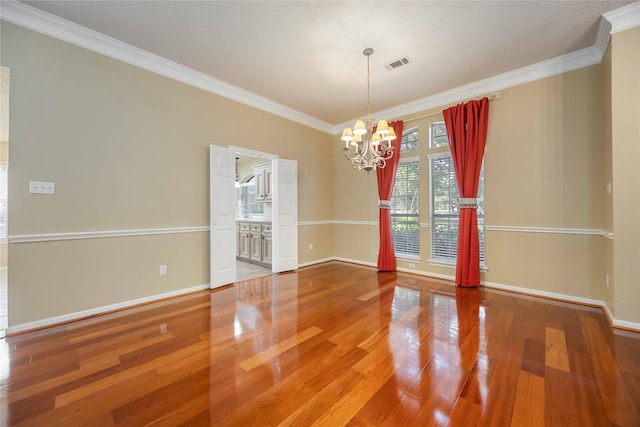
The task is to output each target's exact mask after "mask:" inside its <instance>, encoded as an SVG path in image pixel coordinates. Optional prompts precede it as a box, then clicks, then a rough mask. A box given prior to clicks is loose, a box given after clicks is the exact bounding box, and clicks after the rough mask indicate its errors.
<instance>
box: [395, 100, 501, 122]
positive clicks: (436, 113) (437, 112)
mask: <svg viewBox="0 0 640 427" xmlns="http://www.w3.org/2000/svg"><path fill="white" fill-rule="evenodd" d="M487 98H489V101H494V100H496V99H500V98H502V95H501V94H500V92H494V93H492V94H491V95H489V96H487ZM438 114H442V111H435V112H433V113H429V114H424V115H422V116H418V117H411V118H410V119H404V120H403V122H405V123H406V122H412V121H414V120H418V119H424V118H425V117H431V116H437V115H438Z"/></svg>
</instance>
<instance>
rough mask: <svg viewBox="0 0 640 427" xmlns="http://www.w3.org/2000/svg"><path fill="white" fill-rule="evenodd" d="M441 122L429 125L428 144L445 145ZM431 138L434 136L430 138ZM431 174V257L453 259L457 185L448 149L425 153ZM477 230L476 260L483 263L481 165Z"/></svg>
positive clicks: (456, 240)
mask: <svg viewBox="0 0 640 427" xmlns="http://www.w3.org/2000/svg"><path fill="white" fill-rule="evenodd" d="M442 129H444V123H443V122H438V123H434V124H432V125H431V132H430V147H442V146H443V145H438V144H442V143H443V141H446V145H444V146H448V144H449V142H448V138H447V134H446V129H445V133H444V134H442ZM434 139H435V140H434ZM429 159H430V160H429V166H430V174H431V259H432V260H433V261H436V262H437V261H440V262H445V263H454V262H455V261H456V256H457V251H458V214H459V210H458V202H459V199H458V185H457V183H456V176H455V170H454V167H453V159H452V158H451V152H449V151H445V152H443V151H442V150H440V152H439V153H434V154H431V155H429ZM477 214H478V234H479V240H480V264H481V265H483V266H484V264H485V251H484V166H483V167H482V170H481V171H480V183H479V185H478V210H477Z"/></svg>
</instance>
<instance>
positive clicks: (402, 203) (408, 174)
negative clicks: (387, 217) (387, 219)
mask: <svg viewBox="0 0 640 427" xmlns="http://www.w3.org/2000/svg"><path fill="white" fill-rule="evenodd" d="M419 180H420V175H419V162H417V161H414V162H406V163H400V164H399V165H398V169H397V171H396V179H395V183H394V185H393V196H392V198H391V234H392V236H393V247H394V249H395V252H396V253H397V254H408V255H416V256H418V255H419V254H420V243H419V241H420V222H419V221H420V215H419V214H420V212H419V209H420V203H419V190H420V189H419Z"/></svg>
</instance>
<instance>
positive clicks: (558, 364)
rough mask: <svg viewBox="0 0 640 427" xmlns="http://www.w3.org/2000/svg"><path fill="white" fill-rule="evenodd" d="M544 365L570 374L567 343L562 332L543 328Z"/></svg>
mask: <svg viewBox="0 0 640 427" xmlns="http://www.w3.org/2000/svg"><path fill="white" fill-rule="evenodd" d="M544 363H545V365H546V366H548V367H550V368H556V369H558V370H560V371H564V372H570V370H569V356H568V355H567V342H566V340H565V338H564V332H563V331H561V330H558V329H554V328H545V342H544Z"/></svg>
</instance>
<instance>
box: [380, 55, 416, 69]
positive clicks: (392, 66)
mask: <svg viewBox="0 0 640 427" xmlns="http://www.w3.org/2000/svg"><path fill="white" fill-rule="evenodd" d="M409 62H411V60H410V59H409V58H408V57H406V56H405V57H404V58H400V59H398V60H397V61H393V62H392V63H391V64H387V65H385V66H384V68H386V69H387V70H388V71H391V70H395V69H396V68H398V67H402V66H403V65H407V64H408V63H409Z"/></svg>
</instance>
